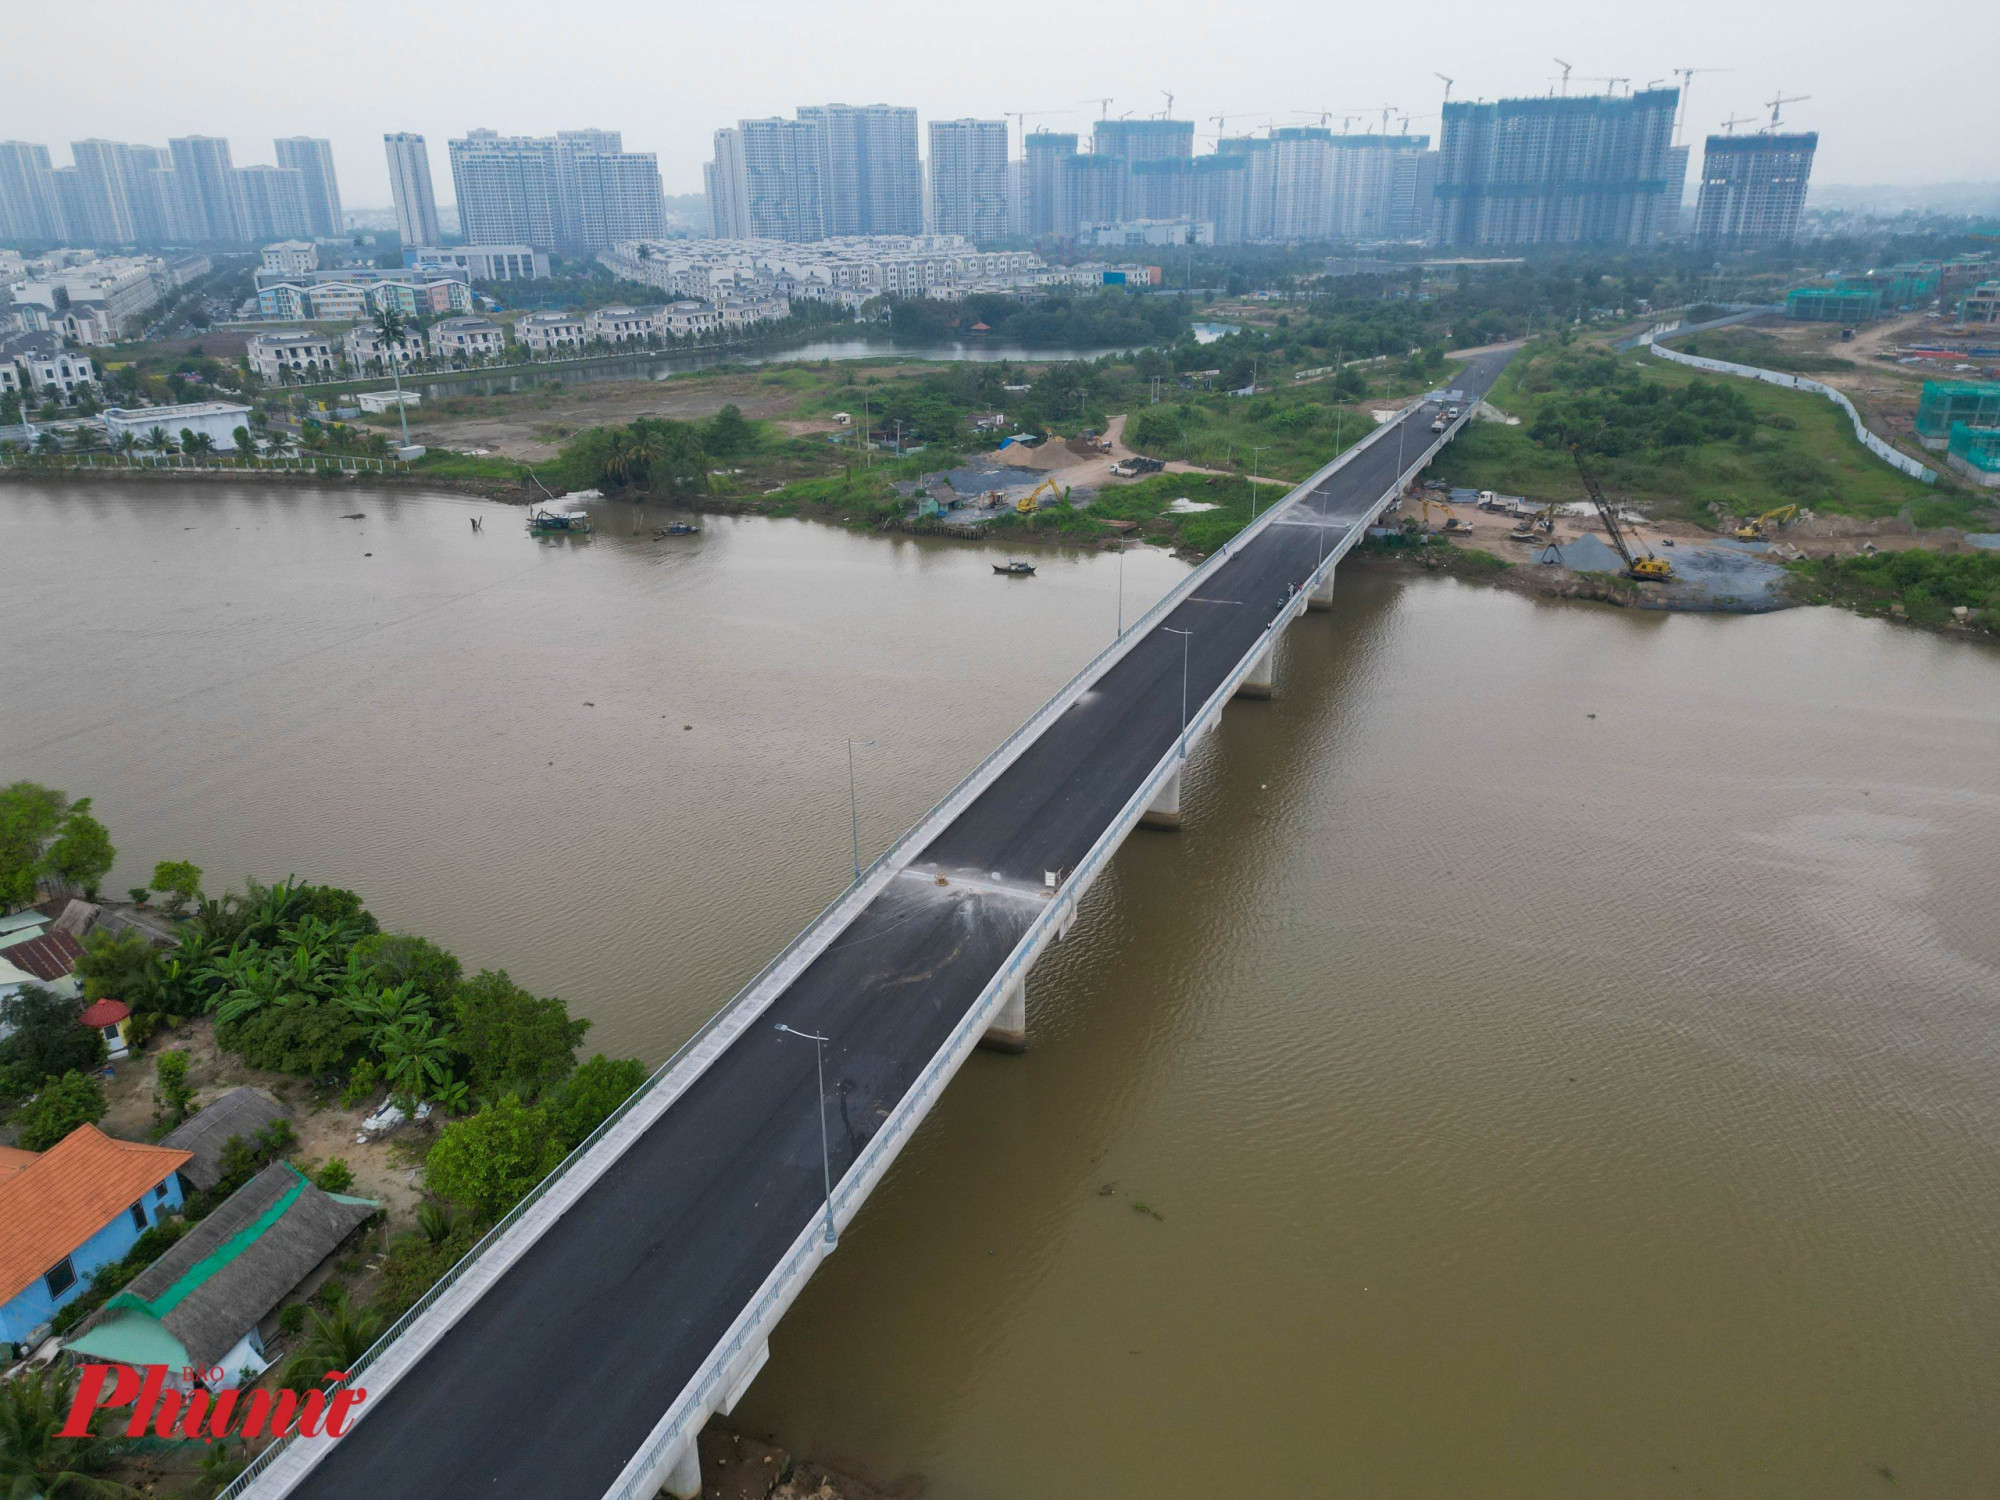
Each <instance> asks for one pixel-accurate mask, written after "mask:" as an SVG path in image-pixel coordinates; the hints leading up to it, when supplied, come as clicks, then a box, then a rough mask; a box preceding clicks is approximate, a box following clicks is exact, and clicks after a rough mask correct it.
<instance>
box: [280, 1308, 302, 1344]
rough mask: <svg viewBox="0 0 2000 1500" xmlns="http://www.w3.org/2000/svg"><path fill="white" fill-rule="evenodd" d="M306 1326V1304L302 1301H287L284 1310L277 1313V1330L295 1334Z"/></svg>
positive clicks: (288, 1334) (289, 1334)
mask: <svg viewBox="0 0 2000 1500" xmlns="http://www.w3.org/2000/svg"><path fill="white" fill-rule="evenodd" d="M305 1326H306V1305H305V1303H303V1302H288V1303H286V1304H285V1310H284V1311H283V1312H281V1313H279V1314H278V1332H280V1333H282V1334H285V1335H287V1336H288V1337H289V1336H292V1335H295V1334H297V1333H298V1331H299V1330H300V1329H301V1328H303V1327H305Z"/></svg>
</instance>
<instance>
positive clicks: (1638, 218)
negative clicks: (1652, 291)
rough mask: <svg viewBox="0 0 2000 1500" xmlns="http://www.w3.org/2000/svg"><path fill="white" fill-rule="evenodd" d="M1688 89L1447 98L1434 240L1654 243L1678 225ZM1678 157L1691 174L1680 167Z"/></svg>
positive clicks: (1452, 242)
mask: <svg viewBox="0 0 2000 1500" xmlns="http://www.w3.org/2000/svg"><path fill="white" fill-rule="evenodd" d="M1680 97H1681V94H1680V90H1679V89H1671V88H1668V89H1643V90H1641V91H1640V92H1638V93H1633V94H1623V95H1617V94H1590V95H1578V96H1568V95H1564V96H1558V97H1554V98H1540V99H1502V100H1500V101H1499V102H1498V103H1494V104H1471V103H1465V102H1463V101H1460V102H1458V103H1449V104H1446V105H1445V107H1444V135H1443V140H1442V143H1441V146H1440V151H1439V157H1438V168H1437V187H1436V196H1435V201H1434V205H1433V210H1432V220H1431V239H1432V241H1433V242H1434V243H1436V244H1441V245H1649V244H1652V243H1653V242H1655V241H1657V240H1659V239H1660V238H1662V237H1663V236H1664V235H1666V234H1667V233H1668V232H1669V231H1670V230H1672V229H1673V228H1674V219H1675V217H1676V215H1678V213H1679V212H1680V203H1681V194H1682V191H1683V188H1684V186H1685V182H1686V155H1685V153H1684V152H1681V151H1680V150H1679V148H1677V147H1676V146H1675V145H1674V112H1675V110H1676V109H1677V108H1678V106H1679V104H1680ZM1677 165H1678V167H1679V169H1680V175H1678V176H1676V173H1675V168H1676V166H1677Z"/></svg>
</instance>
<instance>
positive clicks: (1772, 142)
mask: <svg viewBox="0 0 2000 1500" xmlns="http://www.w3.org/2000/svg"><path fill="white" fill-rule="evenodd" d="M1818 149H1819V133H1818V132H1817V131H1812V130H1808V131H1803V132H1801V133H1798V134H1791V133H1785V134H1780V133H1778V132H1776V131H1760V132H1759V133H1758V134H1756V135H1712V136H1710V137H1709V138H1708V144H1707V149H1706V151H1705V152H1704V154H1703V157H1702V164H1701V190H1700V192H1699V194H1698V195H1697V197H1696V198H1695V208H1694V237H1695V243H1697V244H1699V245H1708V246H1713V247H1715V248H1717V249H1735V250H1747V249H1751V248H1754V247H1756V246H1759V245H1788V244H1790V243H1791V242H1792V241H1793V240H1795V239H1797V238H1798V234H1799V215H1800V214H1801V213H1802V212H1804V210H1805V206H1806V181H1807V179H1808V178H1810V177H1811V176H1812V164H1813V153H1814V152H1815V151H1816V150H1818Z"/></svg>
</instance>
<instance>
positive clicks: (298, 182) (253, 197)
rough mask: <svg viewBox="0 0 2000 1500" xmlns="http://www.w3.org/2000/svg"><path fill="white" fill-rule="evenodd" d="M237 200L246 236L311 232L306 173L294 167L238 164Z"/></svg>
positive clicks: (273, 237) (274, 237)
mask: <svg viewBox="0 0 2000 1500" xmlns="http://www.w3.org/2000/svg"><path fill="white" fill-rule="evenodd" d="M236 200H237V204H238V207H239V209H240V211H241V213H242V216H243V232H244V235H245V237H247V238H249V239H253V240H291V239H304V238H308V237H309V236H311V235H312V233H313V228H312V213H311V210H310V209H309V207H308V206H307V196H306V174H305V173H303V172H301V171H300V170H298V168H296V167H264V166H256V167H238V168H237V169H236Z"/></svg>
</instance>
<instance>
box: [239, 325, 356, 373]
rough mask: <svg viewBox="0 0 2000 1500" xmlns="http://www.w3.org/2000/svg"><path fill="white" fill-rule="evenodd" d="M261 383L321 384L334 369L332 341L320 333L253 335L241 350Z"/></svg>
mask: <svg viewBox="0 0 2000 1500" xmlns="http://www.w3.org/2000/svg"><path fill="white" fill-rule="evenodd" d="M244 353H245V356H246V357H247V358H248V359H249V361H250V368H251V370H252V371H254V372H255V373H256V374H257V375H258V376H259V377H260V378H261V379H264V380H268V381H271V382H273V383H275V382H277V381H281V380H299V381H302V380H323V379H325V378H326V377H327V376H328V375H330V374H332V373H333V371H334V368H335V365H334V356H333V340H332V339H330V338H328V337H327V336H326V335H325V334H323V333H255V334H252V335H251V336H250V341H249V343H248V345H247V346H246V347H245V350H244Z"/></svg>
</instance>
